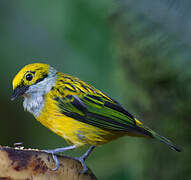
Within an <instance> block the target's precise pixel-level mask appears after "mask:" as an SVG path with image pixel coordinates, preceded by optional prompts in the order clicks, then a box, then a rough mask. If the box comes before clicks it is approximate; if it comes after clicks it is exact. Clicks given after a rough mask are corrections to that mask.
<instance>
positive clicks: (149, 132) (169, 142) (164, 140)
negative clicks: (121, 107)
mask: <svg viewBox="0 0 191 180" xmlns="http://www.w3.org/2000/svg"><path fill="white" fill-rule="evenodd" d="M135 121H136V125H137V126H138V127H141V128H142V129H144V130H145V131H146V132H147V134H145V135H147V137H148V136H149V137H151V138H154V139H157V140H159V141H160V142H162V143H164V144H166V145H167V146H169V147H170V148H171V149H173V150H175V151H177V152H181V149H180V148H179V147H177V146H176V145H175V144H174V143H173V142H171V141H170V140H169V139H167V138H165V137H163V136H161V135H159V134H157V133H156V132H155V131H153V130H151V129H150V128H148V127H146V126H144V125H143V124H142V123H141V122H140V121H138V120H137V119H135Z"/></svg>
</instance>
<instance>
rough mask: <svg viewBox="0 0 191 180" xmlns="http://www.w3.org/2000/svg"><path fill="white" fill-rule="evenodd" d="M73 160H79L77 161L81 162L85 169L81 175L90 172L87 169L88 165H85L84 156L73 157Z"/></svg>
mask: <svg viewBox="0 0 191 180" xmlns="http://www.w3.org/2000/svg"><path fill="white" fill-rule="evenodd" d="M71 158H72V159H74V160H77V161H79V162H80V163H81V165H82V168H83V169H82V171H81V172H80V173H82V174H85V173H86V172H87V171H88V167H87V165H86V163H85V158H84V157H83V156H81V157H71Z"/></svg>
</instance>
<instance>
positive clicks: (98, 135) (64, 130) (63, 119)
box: [36, 96, 124, 146]
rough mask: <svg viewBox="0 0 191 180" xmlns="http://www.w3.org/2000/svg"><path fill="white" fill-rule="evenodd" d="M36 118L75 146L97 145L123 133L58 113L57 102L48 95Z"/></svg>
mask: <svg viewBox="0 0 191 180" xmlns="http://www.w3.org/2000/svg"><path fill="white" fill-rule="evenodd" d="M36 119H37V120H38V121H40V122H41V123H42V124H43V125H44V126H46V127H47V128H49V129H50V130H51V131H53V132H54V133H56V134H58V135H59V136H61V137H63V138H64V139H65V140H66V141H67V142H68V143H70V144H74V145H76V146H83V145H85V144H89V145H94V146H98V145H101V144H105V143H107V142H109V141H111V140H113V139H116V138H118V137H120V136H123V135H124V133H119V132H118V133H116V132H112V131H106V130H103V129H100V128H98V127H94V126H92V125H89V124H86V123H83V122H80V121H77V120H75V119H73V118H70V117H67V116H65V115H64V114H62V113H60V111H59V107H58V106H57V104H56V103H55V102H53V100H52V99H51V98H50V97H48V96H47V97H46V103H45V106H44V108H43V110H42V113H41V114H40V115H39V116H38V117H36Z"/></svg>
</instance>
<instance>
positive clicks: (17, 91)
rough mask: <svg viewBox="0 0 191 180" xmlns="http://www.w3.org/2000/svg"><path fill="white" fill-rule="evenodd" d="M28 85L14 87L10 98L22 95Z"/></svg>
mask: <svg viewBox="0 0 191 180" xmlns="http://www.w3.org/2000/svg"><path fill="white" fill-rule="evenodd" d="M28 88H29V86H22V87H20V86H18V87H16V88H15V89H14V91H13V94H12V96H11V100H12V101H13V100H15V99H16V98H17V97H19V96H21V95H23V94H24V93H25V92H26V91H27V90H28Z"/></svg>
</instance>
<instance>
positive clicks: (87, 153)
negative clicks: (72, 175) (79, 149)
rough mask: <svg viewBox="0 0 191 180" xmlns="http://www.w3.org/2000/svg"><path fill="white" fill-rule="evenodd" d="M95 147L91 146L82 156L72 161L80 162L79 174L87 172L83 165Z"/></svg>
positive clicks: (85, 166)
mask: <svg viewBox="0 0 191 180" xmlns="http://www.w3.org/2000/svg"><path fill="white" fill-rule="evenodd" d="M94 148H95V146H91V147H90V148H89V149H88V150H87V151H86V152H85V153H84V154H83V155H82V156H80V157H74V158H73V159H75V160H78V161H80V163H81V165H82V167H83V170H82V172H81V173H86V171H87V170H88V167H87V165H86V164H85V160H86V159H87V157H88V156H89V155H90V153H91V152H92V151H93V150H94Z"/></svg>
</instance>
